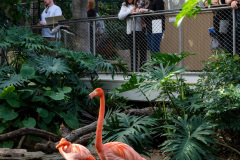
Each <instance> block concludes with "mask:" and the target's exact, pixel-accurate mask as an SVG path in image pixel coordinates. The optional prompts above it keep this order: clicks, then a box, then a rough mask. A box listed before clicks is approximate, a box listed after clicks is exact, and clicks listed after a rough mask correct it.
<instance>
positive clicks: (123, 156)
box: [89, 88, 146, 160]
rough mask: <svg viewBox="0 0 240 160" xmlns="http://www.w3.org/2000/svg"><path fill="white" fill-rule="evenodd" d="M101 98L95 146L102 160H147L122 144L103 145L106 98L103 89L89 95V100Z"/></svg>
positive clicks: (97, 89) (110, 143)
mask: <svg viewBox="0 0 240 160" xmlns="http://www.w3.org/2000/svg"><path fill="white" fill-rule="evenodd" d="M93 97H100V110H99V117H98V124H97V131H96V141H95V146H96V149H97V152H98V156H99V157H100V159H101V160H146V159H144V158H142V157H141V156H140V155H139V154H138V153H137V152H136V151H135V150H134V149H133V148H132V147H130V146H129V145H127V144H124V143H121V142H109V143H106V144H103V143H102V129H103V121H104V114H105V98H104V92H103V90H102V89H101V88H96V89H95V90H94V91H93V92H92V93H90V94H89V98H91V99H92V98H93Z"/></svg>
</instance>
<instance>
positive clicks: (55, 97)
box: [43, 91, 65, 101]
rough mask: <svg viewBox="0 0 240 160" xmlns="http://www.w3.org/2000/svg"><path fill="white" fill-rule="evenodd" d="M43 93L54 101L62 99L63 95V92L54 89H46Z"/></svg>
mask: <svg viewBox="0 0 240 160" xmlns="http://www.w3.org/2000/svg"><path fill="white" fill-rule="evenodd" d="M43 95H44V96H48V97H50V98H52V99H53V100H56V101H58V100H63V99H64V97H65V95H64V93H63V92H54V91H46V92H45V93H44V94H43Z"/></svg>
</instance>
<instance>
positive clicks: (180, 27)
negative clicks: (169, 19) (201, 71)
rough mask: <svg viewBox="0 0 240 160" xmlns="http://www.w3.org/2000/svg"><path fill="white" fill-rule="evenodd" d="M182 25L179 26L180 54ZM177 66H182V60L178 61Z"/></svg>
mask: <svg viewBox="0 0 240 160" xmlns="http://www.w3.org/2000/svg"><path fill="white" fill-rule="evenodd" d="M182 23H183V21H182ZM182 23H181V24H180V26H179V53H181V52H182ZM179 65H180V66H182V60H181V61H180V63H179Z"/></svg>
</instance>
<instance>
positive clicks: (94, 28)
mask: <svg viewBox="0 0 240 160" xmlns="http://www.w3.org/2000/svg"><path fill="white" fill-rule="evenodd" d="M93 55H96V21H95V20H94V21H93Z"/></svg>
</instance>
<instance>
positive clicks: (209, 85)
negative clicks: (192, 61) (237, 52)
mask: <svg viewBox="0 0 240 160" xmlns="http://www.w3.org/2000/svg"><path fill="white" fill-rule="evenodd" d="M239 70H240V66H239V56H233V55H230V54H217V55H214V56H212V57H210V58H209V60H208V61H207V62H206V63H205V67H204V72H203V73H204V74H203V75H202V77H201V79H200V80H199V82H198V86H197V87H196V90H197V91H198V92H202V98H203V99H205V102H204V103H205V107H204V111H205V112H206V113H207V115H208V116H209V118H210V119H211V121H213V122H214V123H216V124H217V126H216V128H218V129H219V134H220V135H221V134H223V133H224V134H228V139H226V138H224V141H225V143H226V144H231V145H232V144H238V140H237V139H236V137H238V136H239V130H240V125H239V114H240V113H239V106H240V99H239V93H240V85H239V83H240V76H239V74H240V73H239Z"/></svg>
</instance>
